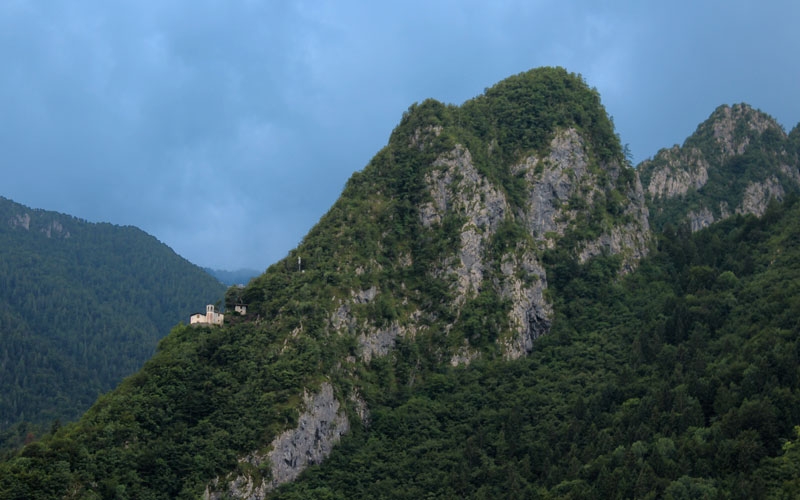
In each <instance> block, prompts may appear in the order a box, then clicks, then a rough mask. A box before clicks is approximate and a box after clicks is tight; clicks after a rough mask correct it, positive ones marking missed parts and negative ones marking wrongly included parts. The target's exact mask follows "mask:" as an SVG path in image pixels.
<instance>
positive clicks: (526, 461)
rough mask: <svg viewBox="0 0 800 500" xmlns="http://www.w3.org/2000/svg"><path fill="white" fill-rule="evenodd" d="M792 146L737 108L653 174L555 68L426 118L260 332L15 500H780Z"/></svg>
mask: <svg viewBox="0 0 800 500" xmlns="http://www.w3.org/2000/svg"><path fill="white" fill-rule="evenodd" d="M796 135H797V134H796V133H794V132H793V133H792V134H790V135H788V136H787V135H786V134H785V133H783V130H782V129H781V128H780V127H779V126H777V125H776V124H775V123H774V121H773V120H772V119H770V118H769V117H768V116H766V115H764V114H763V113H760V112H758V111H755V110H753V109H751V108H749V107H747V106H744V105H737V106H733V107H727V106H723V107H721V108H719V109H717V111H715V112H714V114H712V116H711V118H709V120H708V121H706V122H705V123H703V124H701V126H700V127H699V128H698V130H697V132H695V134H694V135H692V136H691V137H690V138H689V139H687V141H686V142H685V144H684V145H683V146H682V147H677V146H676V147H674V148H672V149H668V150H662V151H661V152H659V153H658V155H657V156H656V157H655V158H653V159H652V160H648V161H646V162H644V163H643V164H642V165H641V166H640V167H639V169H638V170H637V169H635V168H633V166H632V165H630V164H629V163H628V162H627V160H626V158H625V155H624V153H623V148H622V147H621V145H620V141H619V137H618V136H617V134H616V133H615V131H614V129H613V124H612V121H611V120H610V119H609V117H608V115H607V114H606V112H605V109H604V108H603V106H602V104H601V102H600V96H599V95H598V93H597V91H596V90H594V89H591V88H589V87H588V86H587V85H586V83H585V82H584V81H583V79H582V78H581V77H580V76H579V75H575V74H572V73H569V72H567V71H566V70H564V69H561V68H539V69H535V70H532V71H528V72H525V73H521V74H519V75H515V76H512V77H510V78H508V79H506V80H503V81H502V82H499V83H498V84H496V85H495V86H493V87H491V88H489V89H486V91H485V92H484V93H483V94H482V95H480V96H477V97H475V98H474V99H471V100H469V101H467V102H465V103H463V104H462V105H460V106H455V105H448V104H443V103H440V102H437V101H435V100H426V101H424V102H421V103H418V104H414V105H412V106H411V107H410V108H409V109H408V111H407V112H406V113H404V115H403V117H402V119H401V120H400V123H399V124H398V126H397V127H396V128H395V130H394V131H393V132H392V134H391V136H390V138H389V141H388V144H387V145H386V146H385V147H384V148H382V149H381V150H380V151H379V152H378V153H377V154H376V155H375V157H374V158H373V159H372V160H371V161H370V163H369V164H368V165H367V166H366V167H365V168H364V169H363V170H362V171H359V172H356V173H355V174H353V176H352V177H351V178H350V179H349V180H348V182H347V184H346V186H345V188H344V190H343V192H342V194H341V196H340V198H339V199H338V200H337V201H336V203H335V204H334V205H333V206H332V207H331V209H330V210H329V211H328V212H327V213H326V214H325V215H324V216H322V218H321V219H320V221H319V223H318V224H317V225H316V226H315V227H314V228H312V229H311V231H310V232H309V233H308V234H307V235H306V237H305V238H304V239H303V241H302V242H301V243H300V244H299V245H298V246H297V248H295V249H294V250H292V251H291V252H289V254H288V255H287V256H286V258H285V259H283V260H281V261H279V262H277V263H275V264H274V265H272V266H271V267H270V268H269V269H267V271H266V272H265V273H264V274H262V275H261V276H259V277H257V278H254V279H253V280H251V281H250V283H249V284H248V285H247V286H245V287H243V288H238V287H235V288H232V289H230V290H229V293H228V294H226V301H229V302H230V303H229V304H226V306H227V307H228V308H233V306H234V304H236V305H241V304H246V306H247V308H246V314H243V315H238V314H228V313H226V315H225V325H223V326H222V327H220V328H215V327H202V326H201V327H195V328H190V327H187V326H184V325H179V326H177V327H175V328H174V329H173V330H172V332H171V333H170V334H169V335H168V336H167V337H166V338H165V339H164V340H162V341H161V343H160V345H159V350H158V352H157V353H156V355H155V356H154V357H153V358H152V359H151V360H150V361H149V362H148V363H147V364H146V365H145V367H144V368H143V369H142V370H141V371H140V372H138V373H137V374H135V375H133V376H132V377H129V378H128V379H126V380H125V381H124V382H123V383H122V384H121V385H120V386H119V387H118V388H117V389H116V390H115V391H113V392H112V393H110V394H108V395H107V396H104V397H102V398H100V399H99V400H98V401H97V403H96V404H95V405H94V406H93V407H92V408H91V409H90V410H89V411H88V412H87V413H86V414H85V415H84V417H83V418H82V419H81V420H80V421H79V422H77V423H76V424H74V425H70V426H64V427H63V428H61V429H58V430H57V432H56V433H55V434H54V435H53V436H52V437H48V438H45V439H43V440H42V441H41V442H37V443H33V445H31V446H29V447H27V448H25V449H23V450H22V451H20V452H19V453H18V454H17V455H16V456H14V457H11V459H10V460H8V461H6V462H5V463H2V464H0V493H4V494H5V493H6V492H9V493H8V494H7V495H6V496H7V497H9V498H14V496H13V495H14V494H17V493H18V492H25V493H31V492H39V491H44V490H47V491H48V492H51V493H52V495H51V496H53V497H57V498H62V497H74V498H80V497H86V498H91V497H94V498H97V497H100V498H105V497H108V498H111V497H120V498H197V497H203V498H206V499H223V498H247V499H261V498H272V497H275V498H390V497H393V498H420V497H424V496H434V497H441V498H445V497H453V498H465V497H475V498H497V497H512V498H514V497H517V498H532V497H541V498H565V497H566V498H569V497H572V498H610V497H624V498H632V497H642V498H644V497H659V496H663V497H667V498H693V497H702V496H703V495H705V496H706V497H708V498H716V497H726V496H729V494H730V493H732V492H743V494H744V495H745V496H747V495H749V496H751V497H753V496H755V497H758V496H760V494H761V493H763V492H766V491H767V490H768V489H770V488H772V489H771V490H770V491H777V488H779V487H778V486H775V485H777V484H784V483H782V482H781V481H783V479H784V478H790V477H791V470H792V469H791V463H792V462H791V461H788V462H785V463H784V462H782V461H780V457H779V450H783V449H786V450H790V451H791V447H792V446H793V444H792V441H791V440H792V439H795V437H794V434H793V433H792V425H794V423H795V422H800V410H798V408H800V404H799V403H800V395H799V394H796V387H797V384H796V382H797V373H796V366H797V363H796V359H794V357H796V356H795V354H793V353H796V352H797V351H796V345H795V340H793V339H794V337H793V336H792V335H790V332H791V328H792V325H793V324H796V321H795V320H793V319H792V318H793V316H792V314H791V313H786V314H772V313H770V314H766V312H765V311H766V310H767V309H769V308H773V309H774V308H775V307H776V306H774V304H781V305H780V308H781V310H786V311H792V310H794V309H792V308H793V307H794V308H795V309H796V302H794V298H795V296H796V294H795V293H794V289H793V288H792V287H791V286H790V285H788V283H790V282H792V280H793V279H794V278H793V276H794V275H795V273H794V271H793V268H792V267H791V262H793V261H794V260H793V259H794V258H793V253H792V250H791V248H792V247H791V245H789V243H788V242H791V241H792V239H793V238H795V233H796V231H795V229H794V227H795V226H796V225H792V224H791V223H789V222H787V221H791V220H792V217H795V216H796V213H797V207H796V198H795V197H793V192H794V190H795V189H796V186H797V179H798V163H797V151H798V150H797V146H796V145H797V142H798V141H797V140H796ZM640 173H641V180H640ZM772 199H774V200H777V201H779V200H781V199H783V200H784V201H785V205H779V204H777V203H770V200H772ZM746 214H751V215H749V216H748V217H746V216H745V215H746ZM752 214H764V218H763V220H762V219H756V218H755V217H754V216H753V215H752ZM726 216H730V217H729V220H727V221H725V222H723V223H721V224H728V225H727V226H725V227H722V226H720V225H719V224H720V223H717V224H714V225H711V227H709V228H707V229H706V232H702V231H699V232H698V233H697V236H693V235H692V233H691V231H689V228H690V227H691V228H693V229H699V228H700V227H701V226H705V225H708V224H710V223H711V222H712V221H719V220H720V219H723V218H725V217H726ZM664 227H669V228H671V229H670V230H669V233H668V234H669V236H665V234H667V233H666V232H665V233H662V232H661V230H662V228H664ZM676 227H679V228H682V229H680V230H676V229H675V228H676ZM715 228H720V229H716V232H715V233H713V234H712V233H711V232H710V231H714V230H715ZM766 234H775V235H776V236H775V238H772V239H769V238H766V237H764V235H766ZM778 283H783V284H782V285H780V287H781V289H787V290H789V291H787V292H786V293H783V294H778V295H776V294H775V293H773V292H774V290H773V287H774V286H777V285H776V284H778ZM795 288H796V287H795ZM775 301H777V302H775ZM745 303H746V304H747V307H742V306H741V304H745ZM792 304H794V305H792ZM753 325H756V326H753ZM795 337H796V336H795ZM775 346H779V347H780V348H778V347H775ZM721 359H724V360H727V361H726V362H724V363H723V362H720V361H719V360H721ZM792 370H794V371H792ZM793 387H794V389H793ZM767 393H768V396H765V394H767ZM787 443H788V444H787ZM787 446H788V447H787ZM782 447H783V448H782ZM790 451H787V452H786V453H787V456H789V455H788V454H790ZM792 453H793V452H792ZM791 456H794V455H791ZM758 477H768V478H769V479H766V480H757V479H755V478H758ZM759 481H760V482H759ZM768 482H769V485H768V484H767V483H768ZM786 484H789V486H780V488H784V490H785V491H793V490H792V489H791V488H792V485H791V484H790V483H786ZM787 488H788V489H787ZM798 488H799V489H800V486H799V487H798ZM48 494H50V493H46V494H43V495H44V496H45V497H46V496H47V495H48ZM648 495H649V496H648ZM0 497H2V495H0Z"/></svg>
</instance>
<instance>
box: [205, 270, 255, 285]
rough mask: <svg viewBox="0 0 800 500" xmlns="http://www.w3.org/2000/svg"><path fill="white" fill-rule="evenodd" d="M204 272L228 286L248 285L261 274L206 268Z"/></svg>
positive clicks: (253, 271)
mask: <svg viewBox="0 0 800 500" xmlns="http://www.w3.org/2000/svg"><path fill="white" fill-rule="evenodd" d="M203 270H204V271H205V272H207V273H208V274H210V275H211V276H213V277H215V278H217V279H218V280H220V281H221V282H222V283H224V284H226V285H228V286H232V285H244V284H247V283H249V282H250V280H251V279H253V278H255V277H256V276H258V275H259V274H261V273H260V272H259V271H256V270H255V269H237V270H236V271H226V270H224V269H211V268H208V267H204V268H203Z"/></svg>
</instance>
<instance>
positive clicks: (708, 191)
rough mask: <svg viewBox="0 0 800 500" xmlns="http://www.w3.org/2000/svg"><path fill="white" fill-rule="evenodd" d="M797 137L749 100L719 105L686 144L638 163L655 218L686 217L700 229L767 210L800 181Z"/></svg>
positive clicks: (674, 220)
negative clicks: (744, 102) (725, 219)
mask: <svg viewBox="0 0 800 500" xmlns="http://www.w3.org/2000/svg"><path fill="white" fill-rule="evenodd" d="M795 134H796V132H795ZM793 142H795V140H794V139H792V137H791V134H786V132H785V131H784V130H783V128H782V127H781V126H780V125H779V124H778V123H777V122H776V121H775V119H774V118H772V117H770V116H769V115H767V114H766V113H763V112H761V111H759V110H756V109H754V108H752V107H750V106H748V105H746V104H735V105H733V106H728V105H722V106H719V107H718V108H717V109H716V110H715V111H714V112H713V113H712V114H711V115H710V116H709V118H708V119H706V120H705V121H704V122H703V123H701V124H700V125H699V126H698V127H697V130H696V131H695V132H694V133H693V134H692V135H690V136H689V137H688V138H687V139H686V140H685V141H684V144H683V146H680V147H679V146H677V145H676V146H673V147H672V148H669V149H662V150H661V151H659V152H658V153H657V154H656V156H655V157H654V158H653V159H651V160H645V161H644V162H642V163H641V164H639V166H638V167H637V169H638V170H639V171H640V174H641V177H642V181H643V183H644V184H645V185H646V187H647V196H648V203H649V204H650V207H651V210H652V211H653V214H652V215H653V217H652V218H653V221H654V223H655V224H656V225H657V226H658V227H661V226H663V225H664V224H665V223H666V222H667V221H670V222H672V223H680V222H682V221H684V220H686V221H688V223H689V224H690V225H691V227H692V229H693V230H698V229H701V228H703V227H706V226H707V225H709V224H710V223H712V222H714V221H715V220H720V219H724V218H726V217H728V216H730V215H732V214H735V213H742V214H744V213H752V214H755V215H761V214H763V213H764V211H765V210H766V206H767V204H768V203H769V200H771V199H775V200H778V201H780V200H781V199H783V197H784V196H785V194H786V193H787V191H796V190H797V189H798V187H800V173H798V165H800V156H798V150H797V147H796V145H795V144H793ZM726 184H727V185H726ZM678 199H680V202H679V203H678V202H677V200H678Z"/></svg>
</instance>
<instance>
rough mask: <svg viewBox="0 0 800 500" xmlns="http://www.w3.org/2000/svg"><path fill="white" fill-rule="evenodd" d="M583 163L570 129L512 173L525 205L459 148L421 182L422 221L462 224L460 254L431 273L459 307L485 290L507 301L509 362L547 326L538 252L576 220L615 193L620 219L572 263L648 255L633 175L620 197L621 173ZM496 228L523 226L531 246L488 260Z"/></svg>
mask: <svg viewBox="0 0 800 500" xmlns="http://www.w3.org/2000/svg"><path fill="white" fill-rule="evenodd" d="M591 161H592V159H591V157H590V155H589V154H588V152H587V145H586V142H585V140H584V139H583V137H582V136H581V135H580V133H579V132H578V131H577V130H576V129H574V128H569V129H566V130H562V131H559V132H558V133H556V134H555V135H554V137H553V139H552V140H551V141H550V144H549V148H548V153H547V154H546V155H544V156H542V157H538V156H535V155H531V156H527V157H526V158H524V160H523V161H521V162H519V163H518V164H516V165H513V166H512V167H511V172H512V174H513V175H516V176H519V177H521V178H523V179H524V180H525V182H526V201H525V204H524V205H522V206H519V207H516V208H512V206H511V203H510V202H509V200H508V198H507V196H506V194H505V193H504V191H503V190H502V189H500V188H498V187H497V186H495V185H493V184H492V183H491V182H490V180H489V179H488V178H486V177H485V176H483V175H481V174H480V172H479V171H478V169H477V168H476V166H475V165H474V161H473V159H472V155H471V154H470V152H469V150H467V149H466V148H465V147H464V146H462V145H456V147H455V148H454V149H453V150H452V151H450V152H449V153H447V154H445V155H442V156H440V157H439V158H438V159H437V160H436V161H435V162H434V164H433V166H434V170H433V171H432V172H431V173H429V174H428V175H427V176H426V184H427V189H428V190H429V192H430V199H431V201H429V202H427V203H425V204H423V205H422V206H421V207H420V209H419V213H420V215H419V216H420V221H421V223H422V225H423V226H425V227H433V226H436V225H438V224H441V223H442V222H443V221H444V220H445V218H446V217H448V216H450V217H452V216H455V217H457V218H458V220H460V221H463V222H462V224H461V229H460V236H459V242H460V245H459V248H458V250H457V251H456V252H455V255H454V256H453V257H452V258H450V259H449V260H447V261H445V262H444V265H443V266H442V268H440V269H438V270H436V273H437V274H439V275H445V276H447V275H450V276H454V277H455V282H454V284H453V286H452V290H453V292H454V307H455V308H457V309H460V308H462V307H463V306H464V305H465V304H467V302H468V301H469V300H470V299H473V298H475V297H476V296H477V295H478V293H479V292H480V291H481V290H485V289H487V288H491V289H493V290H495V291H496V293H497V294H498V295H499V296H500V297H502V298H503V299H504V300H508V301H509V302H510V308H509V309H510V311H509V314H508V323H509V326H510V330H511V332H512V333H511V334H510V335H508V336H504V337H502V338H500V339H498V342H499V343H500V345H501V349H502V352H503V355H504V356H505V357H506V358H508V359H516V358H518V357H520V356H523V355H525V354H527V353H529V352H530V351H531V350H532V349H533V341H534V340H535V339H536V338H537V337H538V336H540V335H543V334H545V333H547V331H549V329H550V322H551V319H552V307H551V305H550V304H549V303H548V302H547V301H546V300H545V298H544V290H545V289H546V288H547V276H546V273H545V270H544V267H543V266H542V264H541V262H540V259H541V257H540V256H541V252H542V251H544V250H546V249H549V248H553V247H555V246H556V245H557V244H558V242H559V240H560V239H561V238H563V237H564V235H565V234H566V233H567V232H568V231H570V230H573V229H574V228H575V227H576V226H577V225H578V224H580V223H583V218H585V217H586V212H587V211H588V210H592V209H594V208H596V207H595V206H596V205H598V204H605V203H606V202H607V201H608V199H609V198H610V197H611V196H612V194H611V192H612V191H615V193H616V195H617V196H618V197H619V200H618V202H619V203H620V215H621V216H622V217H620V219H621V220H624V221H625V222H624V223H619V222H615V221H609V223H608V224H607V225H606V226H605V227H604V228H603V229H604V231H603V232H601V233H600V234H599V235H598V236H597V238H596V239H593V240H588V241H583V242H582V245H583V248H582V249H580V251H579V252H578V258H579V259H580V260H581V261H582V262H584V261H586V260H588V259H590V258H592V257H594V256H597V255H600V254H603V253H607V254H624V258H625V263H626V264H625V267H626V268H627V269H630V268H632V266H634V265H635V262H636V261H637V260H638V259H640V258H641V257H642V256H644V255H645V254H646V252H647V240H648V238H649V234H650V233H649V225H648V220H647V216H648V213H647V208H646V207H645V204H644V193H643V191H642V187H641V183H640V182H639V180H638V177H637V176H636V174H635V172H629V174H630V178H631V182H630V184H628V185H626V186H625V188H624V189H623V190H622V191H619V190H616V188H615V186H616V184H617V183H618V181H619V180H620V179H619V176H620V175H621V173H622V172H623V168H625V167H622V166H621V165H618V164H613V165H607V166H606V168H600V167H598V166H591V165H590V162H591ZM603 177H605V178H606V179H607V180H605V181H604V180H602V178H603ZM503 224H519V225H521V226H524V228H525V230H526V232H527V233H528V234H529V235H530V236H531V241H530V242H529V243H527V244H521V245H518V246H517V247H516V248H514V249H513V251H511V252H508V253H504V254H502V255H499V256H498V255H492V252H491V251H490V250H491V246H492V244H493V242H495V241H496V238H497V235H498V231H499V229H500V227H501V226H502V225H503ZM498 268H499V271H500V272H499V273H498V272H496V271H497V269H498ZM473 358H474V353H472V354H471V353H470V352H469V349H468V348H465V347H463V346H462V347H460V348H459V350H458V352H456V353H453V355H452V357H451V364H459V363H461V362H469V360H470V359H473Z"/></svg>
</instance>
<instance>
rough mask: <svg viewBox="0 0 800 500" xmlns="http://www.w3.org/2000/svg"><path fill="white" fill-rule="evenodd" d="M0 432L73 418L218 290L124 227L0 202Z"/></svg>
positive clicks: (212, 282) (219, 289)
mask: <svg viewBox="0 0 800 500" xmlns="http://www.w3.org/2000/svg"><path fill="white" fill-rule="evenodd" d="M0 248H2V251H1V252H0V283H3V286H2V287H0V332H2V338H3V342H2V345H0V394H2V396H0V431H3V430H5V429H8V427H9V426H11V425H12V424H14V423H17V422H20V421H27V422H32V423H35V424H47V425H49V424H50V423H51V422H53V421H54V420H61V421H67V420H73V419H75V418H77V417H78V416H79V415H80V414H81V413H83V412H84V411H86V409H87V408H88V407H89V406H90V405H91V403H92V402H94V400H95V399H96V398H97V396H98V394H101V393H103V392H106V391H108V390H110V389H112V388H113V387H114V386H116V385H117V384H118V383H119V382H120V381H121V380H122V379H123V377H125V376H127V375H130V374H131V373H133V372H135V371H136V370H138V369H139V368H140V367H141V366H142V365H143V364H144V362H145V361H146V360H147V359H148V358H149V357H150V356H152V354H153V352H154V350H155V347H156V343H157V342H158V339H159V338H161V337H162V336H163V335H164V332H166V331H167V330H168V329H169V328H170V327H171V326H172V325H174V324H176V323H178V322H180V321H186V320H187V318H188V315H189V314H190V313H191V312H193V311H195V310H199V309H202V308H203V307H204V305H205V304H206V303H208V302H214V301H216V300H219V299H221V298H222V295H223V293H224V286H223V285H222V284H220V283H219V282H217V281H216V280H215V279H213V278H212V277H211V276H209V275H207V274H206V273H204V272H203V271H202V270H201V269H200V268H198V267H196V266H194V265H192V264H190V263H189V262H187V261H186V260H184V259H182V258H181V257H180V256H178V255H176V254H175V253H174V252H173V251H172V250H171V249H169V248H168V247H167V246H166V245H164V244H162V243H160V242H159V241H157V240H156V239H155V238H153V237H152V236H149V235H147V234H145V233H144V232H142V231H140V230H139V229H136V228H133V227H119V226H114V225H111V224H91V223H88V222H85V221H82V220H79V219H76V218H74V217H70V216H67V215H63V214H59V213H55V212H48V211H44V210H34V209H30V208H28V207H25V206H22V205H19V204H17V203H14V202H12V201H10V200H7V199H5V198H0Z"/></svg>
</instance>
